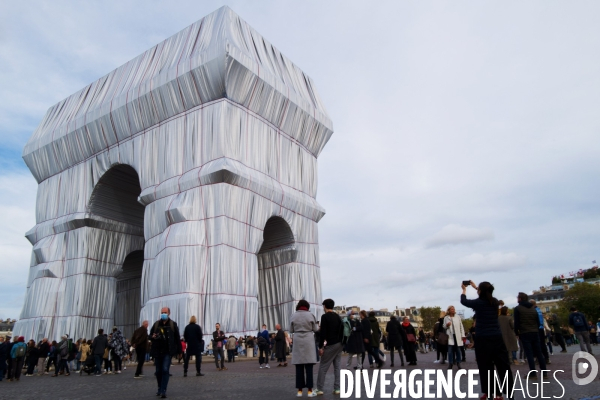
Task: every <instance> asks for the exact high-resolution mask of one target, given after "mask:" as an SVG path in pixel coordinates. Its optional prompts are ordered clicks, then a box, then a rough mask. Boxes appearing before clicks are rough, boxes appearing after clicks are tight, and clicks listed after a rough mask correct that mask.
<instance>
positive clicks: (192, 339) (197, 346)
mask: <svg viewBox="0 0 600 400" xmlns="http://www.w3.org/2000/svg"><path fill="white" fill-rule="evenodd" d="M183 337H184V339H185V342H186V343H187V349H186V352H185V358H184V359H183V376H187V371H188V365H189V363H190V357H191V356H194V357H195V359H196V376H204V374H203V373H202V372H201V369H202V351H203V350H204V346H203V342H204V341H203V340H202V327H201V326H200V325H198V324H197V319H196V316H195V315H192V316H191V317H190V323H189V324H188V325H187V326H186V327H185V328H184V329H183Z"/></svg>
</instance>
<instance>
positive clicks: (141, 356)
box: [131, 321, 148, 378]
mask: <svg viewBox="0 0 600 400" xmlns="http://www.w3.org/2000/svg"><path fill="white" fill-rule="evenodd" d="M131 345H132V346H133V348H134V349H135V358H136V361H137V368H136V369H135V375H133V377H134V378H141V377H142V376H144V362H145V361H146V348H147V347H148V321H144V322H142V326H140V327H139V328H137V329H136V330H135V331H133V336H132V337H131Z"/></svg>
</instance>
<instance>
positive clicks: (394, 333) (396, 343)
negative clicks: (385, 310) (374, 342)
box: [385, 315, 404, 367]
mask: <svg viewBox="0 0 600 400" xmlns="http://www.w3.org/2000/svg"><path fill="white" fill-rule="evenodd" d="M401 329H402V328H401V327H400V322H398V318H396V316H395V315H392V316H390V320H389V321H388V323H387V324H386V326H385V331H386V332H387V334H388V348H389V350H390V356H391V364H390V367H393V366H394V349H396V350H398V356H399V357H400V362H401V363H402V364H401V366H403V367H404V357H403V356H402V336H401V335H400V330H401Z"/></svg>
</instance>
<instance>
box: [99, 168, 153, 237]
mask: <svg viewBox="0 0 600 400" xmlns="http://www.w3.org/2000/svg"><path fill="white" fill-rule="evenodd" d="M141 192H142V188H141V186H140V180H139V177H138V174H137V172H136V171H135V169H133V168H132V167H130V166H129V165H123V164H121V165H116V166H114V167H112V168H111V169H109V170H108V171H107V172H106V173H105V174H104V175H103V176H102V178H100V180H99V181H98V183H97V184H96V187H95V188H94V191H93V192H92V196H91V199H90V211H91V213H92V214H95V215H98V216H101V217H104V218H108V219H111V220H114V221H119V222H124V223H126V224H130V225H134V226H136V227H143V226H144V206H143V205H142V204H140V203H139V202H138V201H137V199H138V196H139V195H140V193H141Z"/></svg>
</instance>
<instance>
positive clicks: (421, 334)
mask: <svg viewBox="0 0 600 400" xmlns="http://www.w3.org/2000/svg"><path fill="white" fill-rule="evenodd" d="M426 341H427V337H426V336H425V331H424V330H423V328H419V352H420V353H421V354H426V353H427V346H426V345H425V342H426Z"/></svg>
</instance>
